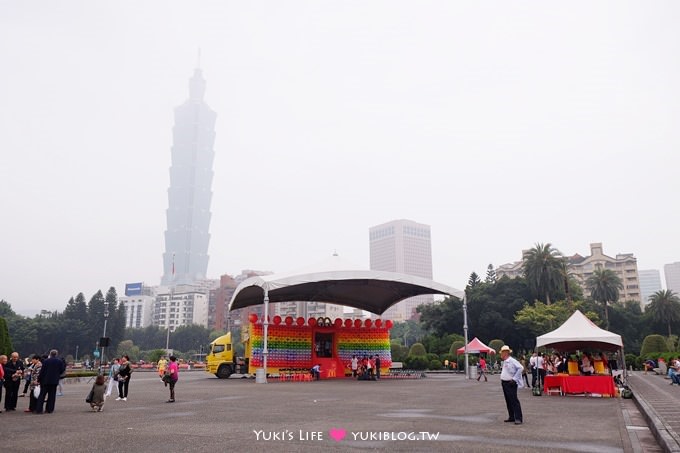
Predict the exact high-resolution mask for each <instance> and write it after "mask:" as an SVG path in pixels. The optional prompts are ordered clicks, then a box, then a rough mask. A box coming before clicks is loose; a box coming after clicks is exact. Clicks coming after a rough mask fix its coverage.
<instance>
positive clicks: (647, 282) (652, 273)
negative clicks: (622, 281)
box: [638, 269, 662, 309]
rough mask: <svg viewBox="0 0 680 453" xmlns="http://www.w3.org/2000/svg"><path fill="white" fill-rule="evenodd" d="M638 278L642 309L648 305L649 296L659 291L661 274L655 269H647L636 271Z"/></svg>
mask: <svg viewBox="0 0 680 453" xmlns="http://www.w3.org/2000/svg"><path fill="white" fill-rule="evenodd" d="M638 274H639V276H640V299H642V308H643V309H644V308H646V307H647V305H649V296H651V295H652V294H654V293H655V292H657V291H661V289H662V288H661V273H660V272H659V271H658V270H657V269H647V270H641V271H638Z"/></svg>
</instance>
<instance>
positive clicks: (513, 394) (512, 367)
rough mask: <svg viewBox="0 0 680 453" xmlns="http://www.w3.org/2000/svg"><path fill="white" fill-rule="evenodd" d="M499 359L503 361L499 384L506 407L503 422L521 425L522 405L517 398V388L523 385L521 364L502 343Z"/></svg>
mask: <svg viewBox="0 0 680 453" xmlns="http://www.w3.org/2000/svg"><path fill="white" fill-rule="evenodd" d="M500 353H501V360H502V361H503V368H502V369H501V385H502V387H503V396H504V397H505V405H506V407H507V408H508V418H507V419H506V420H503V421H504V422H508V423H511V422H514V423H515V425H521V424H522V422H523V421H524V420H523V418H522V406H521V405H520V403H519V399H518V398H517V389H518V388H522V387H523V386H524V384H523V382H522V369H523V367H522V364H521V363H519V362H518V361H517V360H515V359H514V358H513V357H512V355H511V354H512V349H510V347H509V346H507V345H504V346H503V347H502V348H501V350H500Z"/></svg>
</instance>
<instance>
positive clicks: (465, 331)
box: [463, 294, 471, 379]
mask: <svg viewBox="0 0 680 453" xmlns="http://www.w3.org/2000/svg"><path fill="white" fill-rule="evenodd" d="M463 333H464V334H465V377H466V379H471V376H470V371H469V369H468V365H469V361H468V322H467V294H465V295H463Z"/></svg>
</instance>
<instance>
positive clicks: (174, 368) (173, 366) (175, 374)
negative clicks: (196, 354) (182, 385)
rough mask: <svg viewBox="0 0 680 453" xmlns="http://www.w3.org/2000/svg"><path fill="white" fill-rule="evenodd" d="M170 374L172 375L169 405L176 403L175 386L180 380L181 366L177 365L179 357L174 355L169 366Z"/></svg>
mask: <svg viewBox="0 0 680 453" xmlns="http://www.w3.org/2000/svg"><path fill="white" fill-rule="evenodd" d="M167 367H168V372H169V373H170V380H169V382H168V384H169V385H170V399H169V400H168V401H167V402H168V403H174V402H175V384H177V380H178V379H179V365H177V357H175V356H174V355H171V356H170V362H169V363H168V364H167Z"/></svg>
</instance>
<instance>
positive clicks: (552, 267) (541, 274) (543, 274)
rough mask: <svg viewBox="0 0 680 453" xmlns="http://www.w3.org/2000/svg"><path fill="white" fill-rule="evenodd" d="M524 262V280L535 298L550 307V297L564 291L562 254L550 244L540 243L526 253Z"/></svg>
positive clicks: (523, 258)
mask: <svg viewBox="0 0 680 453" xmlns="http://www.w3.org/2000/svg"><path fill="white" fill-rule="evenodd" d="M522 261H523V263H522V268H523V271H524V278H525V279H526V282H527V285H529V288H530V289H531V291H532V293H533V295H534V297H535V298H536V299H538V300H543V301H544V302H545V303H546V304H547V305H550V296H551V295H554V294H555V293H557V292H558V291H559V290H560V289H564V277H563V272H562V266H563V257H562V254H561V253H560V251H559V250H557V249H556V248H553V246H552V245H551V244H550V243H547V244H541V243H538V244H536V245H535V246H534V247H533V248H531V249H529V250H526V251H525V252H524V254H523V257H522Z"/></svg>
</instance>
